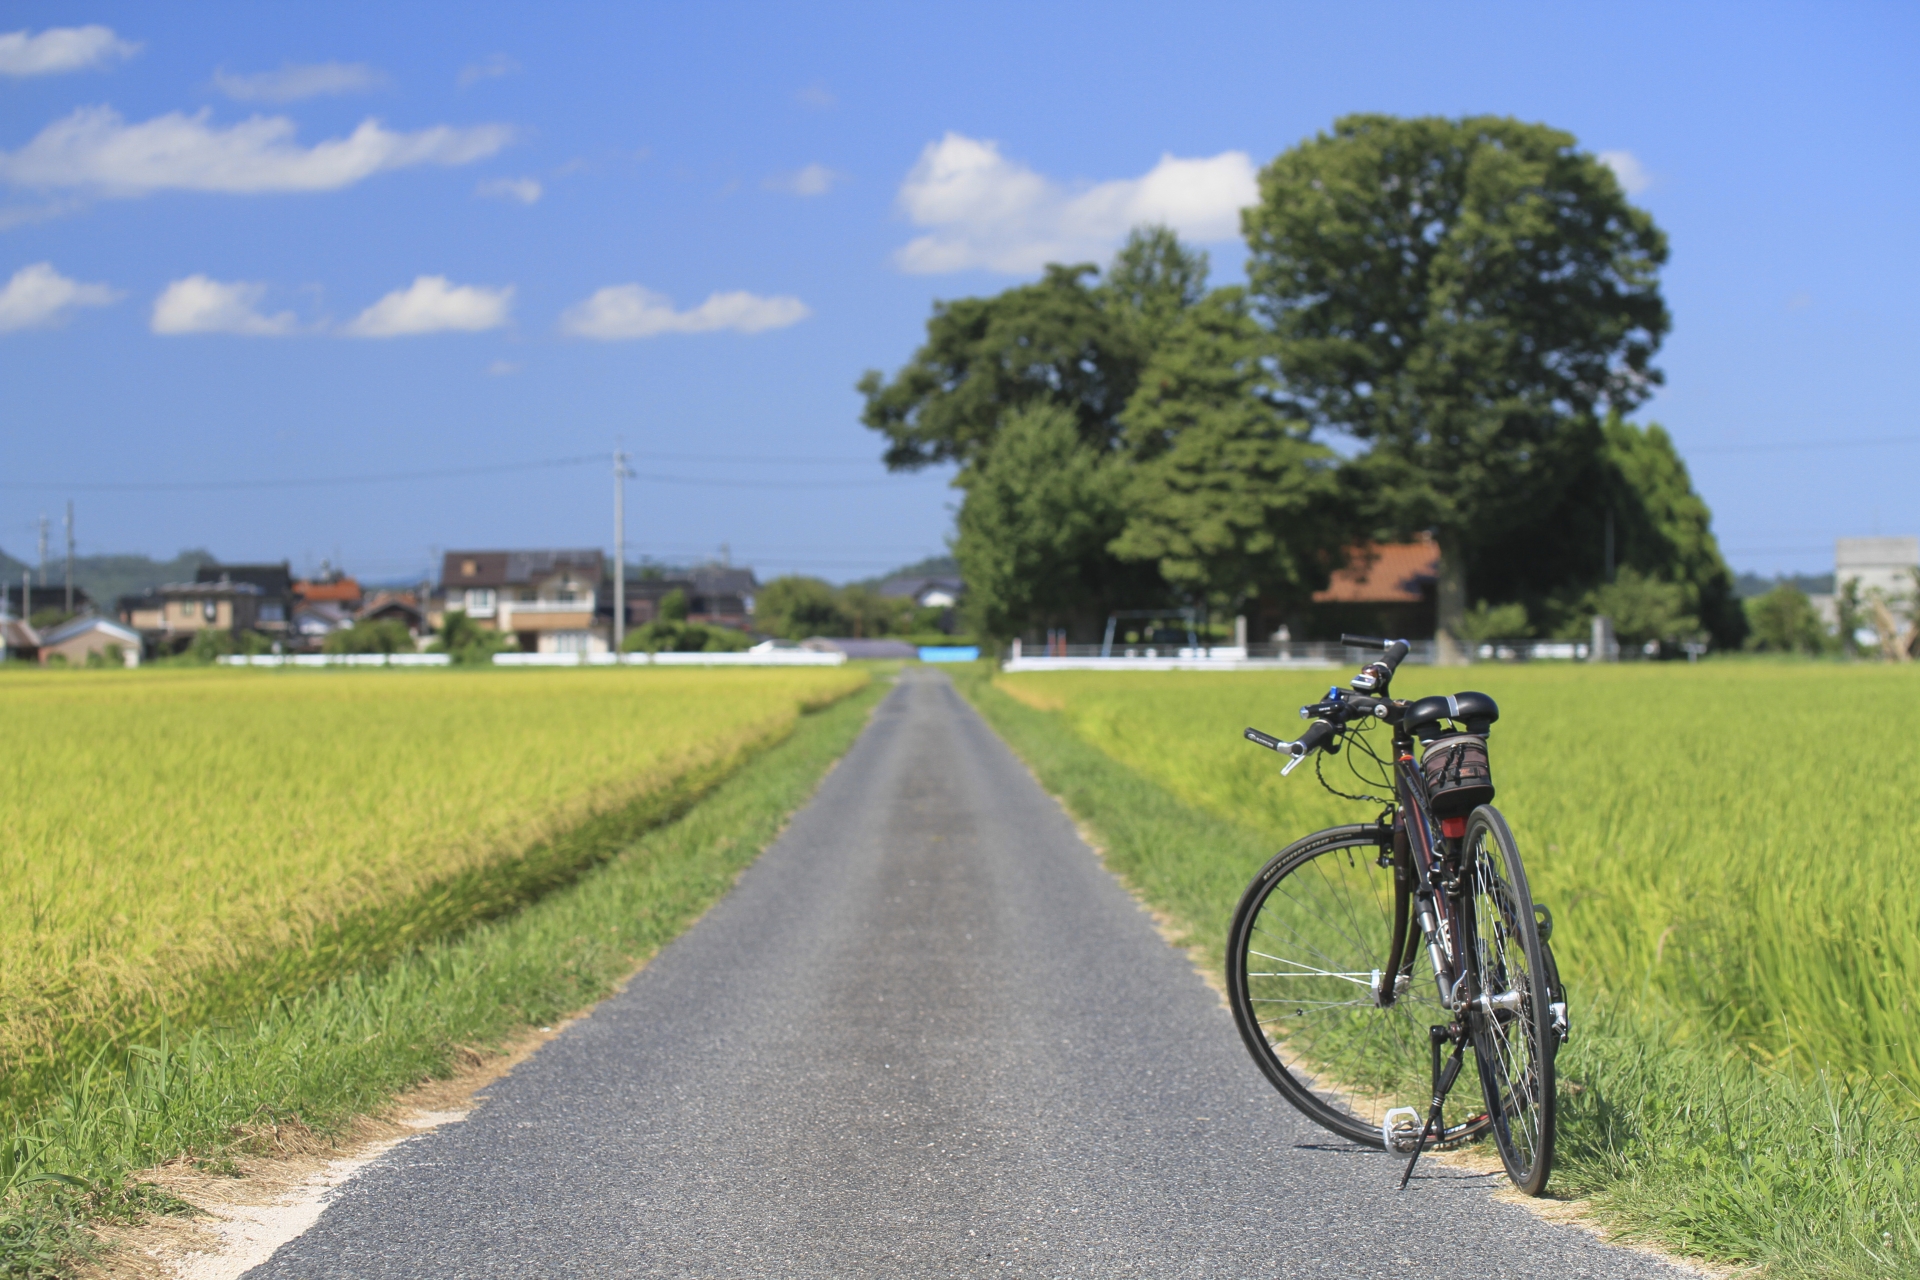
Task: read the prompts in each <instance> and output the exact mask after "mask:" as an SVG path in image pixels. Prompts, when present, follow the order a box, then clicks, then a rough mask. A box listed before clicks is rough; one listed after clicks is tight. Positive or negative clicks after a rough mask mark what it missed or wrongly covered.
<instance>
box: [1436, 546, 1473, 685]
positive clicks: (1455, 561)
mask: <svg viewBox="0 0 1920 1280" xmlns="http://www.w3.org/2000/svg"><path fill="white" fill-rule="evenodd" d="M1450 546H1451V547H1455V548H1457V547H1458V546H1459V542H1458V539H1456V538H1445V537H1443V538H1442V539H1441V540H1440V566H1439V573H1440V580H1439V583H1438V584H1437V585H1438V587H1439V606H1440V607H1439V610H1438V612H1439V618H1438V619H1437V623H1436V626H1435V628H1434V633H1433V643H1434V661H1435V662H1437V663H1438V664H1439V665H1440V666H1443V667H1464V666H1466V665H1467V648H1466V642H1465V641H1464V640H1463V639H1462V638H1461V624H1462V623H1463V622H1465V621H1466V617H1467V569H1466V556H1465V555H1463V554H1462V553H1461V552H1460V551H1458V550H1453V551H1449V550H1448V548H1449V547H1450Z"/></svg>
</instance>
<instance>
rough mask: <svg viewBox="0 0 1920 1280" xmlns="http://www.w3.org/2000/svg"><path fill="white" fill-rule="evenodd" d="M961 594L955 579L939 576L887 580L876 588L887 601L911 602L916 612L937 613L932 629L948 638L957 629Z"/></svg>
mask: <svg viewBox="0 0 1920 1280" xmlns="http://www.w3.org/2000/svg"><path fill="white" fill-rule="evenodd" d="M964 590H965V584H964V583H962V582H961V580H960V578H959V576H958V575H956V574H939V573H936V574H921V575H915V576H907V577H898V578H888V579H887V580H886V581H885V582H883V583H881V584H880V586H879V587H878V588H877V591H878V594H880V595H883V596H886V597H888V598H890V599H896V600H897V599H902V598H905V599H910V600H912V601H913V604H914V607H915V608H916V609H938V610H940V617H939V620H938V621H937V622H935V623H934V625H935V626H936V627H938V628H939V629H940V630H942V631H944V632H946V633H947V634H948V635H952V634H953V633H954V631H955V630H957V629H958V627H959V613H958V609H959V605H960V596H961V593H962V592H963V591H964Z"/></svg>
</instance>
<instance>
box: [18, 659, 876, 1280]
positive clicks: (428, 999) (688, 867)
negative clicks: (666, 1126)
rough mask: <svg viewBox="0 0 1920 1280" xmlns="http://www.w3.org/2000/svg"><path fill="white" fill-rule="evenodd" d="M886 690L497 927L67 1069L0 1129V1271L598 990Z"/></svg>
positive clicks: (753, 834) (658, 935) (50, 1261)
mask: <svg viewBox="0 0 1920 1280" xmlns="http://www.w3.org/2000/svg"><path fill="white" fill-rule="evenodd" d="M882 692H884V690H883V688H882V687H881V686H879V685H878V684H875V685H874V686H872V687H870V688H868V689H867V690H866V691H864V692H860V693H857V694H855V695H854V696H852V697H848V698H845V699H843V700H841V701H839V702H837V703H835V704H833V705H831V706H829V707H827V708H826V709H824V710H820V711H817V712H815V713H813V714H809V715H806V716H805V717H804V718H802V719H801V720H799V721H798V723H797V725H796V726H795V727H794V730H793V732H792V734H791V735H790V736H789V737H788V738H787V739H786V740H785V741H783V742H781V743H780V744H779V745H777V746H774V747H772V748H770V749H769V750H767V751H765V752H764V753H762V754H760V755H757V756H756V757H755V758H753V759H752V760H751V761H749V762H747V763H746V764H745V765H744V766H743V767H741V768H740V769H739V770H738V771H737V772H736V773H734V774H733V775H732V776H731V777H729V778H728V779H727V780H725V781H724V782H722V783H720V784H719V785H717V786H716V787H715V788H714V789H713V790H712V791H711V792H710V793H709V794H708V795H707V796H706V797H705V798H703V799H702V800H701V801H700V803H699V804H698V805H696V806H694V807H693V808H691V809H690V810H688V811H687V812H686V813H685V814H684V816H681V817H679V818H678V819H676V820H674V821H672V822H670V823H668V824H666V825H662V826H658V827H655V828H654V829H653V830H651V831H650V832H648V833H646V834H645V835H643V836H640V837H638V838H637V839H631V840H629V841H626V842H624V843H623V844H622V846H621V849H620V851H619V852H618V853H617V855H616V856H614V857H613V858H611V859H610V860H607V861H605V862H603V863H602V864H601V865H599V866H597V867H595V868H592V869H590V870H588V871H587V872H586V873H585V874H584V875H582V876H581V877H580V878H579V879H578V880H576V881H575V882H573V883H572V884H569V885H567V886H565V887H563V888H560V889H558V890H556V891H554V892H552V893H550V894H548V895H546V896H545V897H543V898H541V899H540V900H539V901H537V902H535V903H533V904H532V905H530V906H527V907H525V908H524V909H522V910H520V911H518V912H516V913H514V914H512V915H510V916H507V917H504V918H502V919H499V920H497V921H494V922H492V923H485V924H481V925H478V926H475V927H473V928H471V929H469V930H467V931H466V932H464V933H462V934H461V935H459V936H458V937H456V938H452V939H446V940H440V941H435V942H431V943H428V944H427V945H425V946H422V947H420V948H418V949H416V950H414V951H412V952H410V953H409V954H407V955H405V956H403V957H401V958H399V959H397V960H395V961H394V962H392V963H391V964H388V965H385V966H382V967H369V968H362V969H358V970H355V971H353V972H351V973H348V974H346V975H344V976H340V977H337V978H335V979H334V980H332V981H330V982H328V983H326V984H324V985H323V986H321V987H319V988H316V989H313V990H310V991H306V992H304V993H302V994H299V995H295V996H290V997H286V998H282V999H275V1000H272V1001H269V1002H267V1003H266V1004H264V1005H263V1006H261V1007H259V1008H257V1009H254V1010H252V1011H250V1012H249V1013H248V1014H246V1015H245V1016H242V1017H238V1018H235V1019H233V1020H232V1021H231V1022H229V1023H227V1024H225V1025H222V1026H218V1027H201V1028H197V1029H178V1028H171V1027H165V1026H163V1027H160V1028H157V1029H156V1034H155V1035H154V1036H153V1037H151V1038H149V1039H147V1040H145V1041H143V1042H142V1043H140V1044H137V1045H134V1046H133V1047H132V1048H131V1049H130V1050H129V1051H128V1052H125V1053H120V1054H107V1055H102V1056H101V1058H100V1059H99V1060H98V1061H97V1062H95V1063H94V1064H92V1065H91V1066H90V1067H78V1068H75V1069H74V1070H72V1071H71V1072H70V1073H69V1074H68V1075H67V1076H66V1077H65V1078H64V1079H63V1080H62V1081H61V1087H60V1089H59V1091H58V1101H57V1103H56V1104H55V1105H53V1106H51V1107H48V1108H45V1109H43V1110H42V1112H41V1113H40V1114H39V1115H38V1116H37V1117H36V1118H35V1119H33V1120H32V1121H31V1122H24V1123H20V1124H17V1125H16V1126H15V1127H14V1129H13V1131H12V1133H11V1134H10V1135H4V1134H0V1137H6V1138H7V1141H5V1142H4V1144H3V1145H0V1276H6V1277H15V1276H23V1277H24V1276H34V1275H40V1274H56V1273H58V1272H59V1271H60V1269H61V1268H62V1267H63V1265H64V1264H65V1262H66V1261H68V1260H70V1259H71V1258H72V1257H73V1255H74V1253H75V1251H76V1250H77V1249H80V1248H84V1247H85V1243H86V1238H87V1237H86V1233H85V1230H84V1228H85V1224H86V1222H87V1221H88V1220H89V1219H90V1218H97V1217H99V1216H101V1215H102V1214H111V1213H115V1212H139V1211H147V1210H153V1209H164V1208H165V1207H166V1206H165V1204H164V1203H163V1202H162V1200H161V1198H157V1197H155V1196H154V1195H153V1193H152V1191H151V1189H147V1188H143V1187H142V1186H141V1184H140V1183H139V1181H138V1179H137V1177H136V1176H135V1174H136V1172H137V1171H138V1170H140V1169H143V1168H146V1167H148V1166H150V1165H152V1164H154V1163H156V1162H158V1161H161V1160H165V1159H170V1158H173V1157H175V1156H177V1155H180V1154H182V1153H190V1154H194V1155H198V1156H203V1157H206V1156H214V1157H217V1156H219V1155H220V1154H221V1153H224V1152H227V1151H230V1150H232V1149H233V1148H235V1147H236V1146H239V1147H241V1148H247V1147H251V1146H253V1145H254V1144H257V1143H261V1142H264V1141H267V1134H268V1133H269V1132H270V1130H271V1128H272V1126H273V1125H275V1124H280V1125H283V1126H284V1125H287V1124H290V1123H293V1122H296V1121H297V1122H298V1123H299V1124H303V1125H305V1126H307V1127H309V1128H312V1129H314V1130H317V1131H319V1132H320V1133H321V1134H323V1135H324V1134H327V1133H330V1132H334V1131H336V1130H338V1129H339V1128H340V1127H341V1126H343V1125H344V1124H345V1123H346V1122H347V1121H348V1120H349V1119H351V1118H352V1117H353V1116H356V1115H360V1114H364V1113H366V1112H369V1111H374V1110H377V1109H378V1108H379V1107H380V1106H381V1105H382V1104H383V1103H384V1102H385V1101H386V1100H387V1099H389V1098H390V1097H392V1096H393V1094H394V1093H395V1092H397V1091H399V1090H403V1089H405V1088H407V1087H409V1086H411V1085H414V1084H417V1083H419V1082H420V1081H422V1080H423V1079H426V1078H430V1077H434V1076H444V1075H446V1074H448V1073H449V1072H450V1071H451V1070H452V1068H453V1067H454V1066H455V1065H457V1063H458V1061H459V1060H460V1059H461V1058H462V1057H463V1056H464V1055H466V1054H467V1053H468V1052H469V1051H470V1050H472V1049H476V1048H477V1049H482V1050H484V1049H486V1048H488V1047H490V1046H493V1045H497V1044H498V1043H499V1042H500V1041H501V1040H502V1038H504V1037H506V1036H509V1035H511V1034H512V1033H513V1032H515V1031H516V1030H517V1029H519V1028H521V1027H524V1026H527V1025H539V1024H541V1023H543V1022H548V1021H550V1020H552V1019H553V1018H555V1017H557V1016H559V1015H561V1014H563V1013H566V1012H568V1011H570V1010H575V1009H579V1008H581V1007H583V1006H585V1005H587V1004H590V1003H591V1002H593V1001H594V1000H597V999H599V998H601V997H602V996H604V995H606V994H607V993H608V992H609V991H610V990H611V989H612V988H613V985H614V984H615V983H616V982H618V981H619V980H620V979H621V978H623V977H624V976H625V975H626V974H627V973H629V972H631V970H632V968H633V966H634V965H635V964H636V963H638V962H639V961H641V960H643V959H645V958H646V957H647V956H649V955H651V954H652V953H653V952H654V951H655V950H657V949H658V948H659V947H660V946H662V945H663V944H664V943H666V942H667V941H668V940H670V939H672V938H673V937H674V936H676V935H677V934H679V933H680V932H681V931H682V930H683V929H685V928H686V927H687V925H689V924H690V923H692V921H693V920H695V919H697V918H698V916H699V915H700V913H701V912H702V911H704V910H706V908H707V907H708V906H710V905H711V904H712V903H713V902H714V901H715V900H716V899H718V898H719V897H720V896H721V895H722V894H724V893H725V892H726V891H727V889H728V888H729V887H731V885H732V884H733V882H734V879H735V878H736V877H737V876H738V875H739V873H740V872H741V871H742V870H743V869H744V868H745V867H746V866H747V865H748V864H749V863H751V862H752V861H753V859H754V858H755V857H756V856H758V854H759V852H760V850H761V849H763V848H764V847H765V846H766V845H767V844H768V843H769V842H770V841H771V840H772V839H773V838H774V836H775V835H777V834H778V832H779V830H780V827H781V825H782V823H783V822H784V820H785V818H786V816H787V815H788V814H789V813H791V812H792V811H793V810H794V809H795V808H797V807H798V806H799V805H800V804H802V803H803V802H804V801H805V799H806V797H807V796H808V794H809V793H810V792H811V791H812V790H813V788H814V787H815V785H816V784H817V783H818V781H819V779H820V777H821V775H822V774H823V773H824V772H825V771H826V770H827V768H828V767H829V766H830V765H831V764H832V763H833V761H834V760H836V759H837V758H839V756H840V755H841V754H842V753H843V752H844V751H845V750H846V748H847V747H848V746H849V745H850V744H851V743H852V741H853V739H854V737H855V736H856V735H857V734H858V733H859V732H860V730H861V728H862V727H863V726H864V725H865V723H866V716H867V713H868V711H869V710H870V709H871V707H872V705H873V703H874V702H875V701H876V700H877V699H878V697H879V696H880V695H881V693H882ZM62 1179H68V1180H70V1181H63V1180H62Z"/></svg>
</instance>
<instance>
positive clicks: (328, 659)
mask: <svg viewBox="0 0 1920 1280" xmlns="http://www.w3.org/2000/svg"><path fill="white" fill-rule="evenodd" d="M846 660H847V655H846V654H844V653H815V652H814V651H813V650H811V649H774V650H771V651H762V652H760V653H652V654H648V653H621V654H613V653H496V654H494V655H493V665H495V666H496V667H612V666H623V667H647V666H654V667H837V666H839V665H841V664H842V663H844V662H845V661H846ZM450 661H452V659H450V658H449V657H448V656H447V655H446V654H444V653H251V654H246V653H242V654H234V655H232V656H230V657H225V658H222V659H220V664H221V665H222V666H227V667H444V666H446V665H447V664H448V663H449V662H450Z"/></svg>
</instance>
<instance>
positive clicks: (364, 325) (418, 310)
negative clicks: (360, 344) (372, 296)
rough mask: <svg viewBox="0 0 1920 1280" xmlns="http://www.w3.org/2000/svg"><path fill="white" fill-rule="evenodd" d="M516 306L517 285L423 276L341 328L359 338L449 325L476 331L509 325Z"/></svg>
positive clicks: (435, 330)
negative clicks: (489, 285) (500, 286)
mask: <svg viewBox="0 0 1920 1280" xmlns="http://www.w3.org/2000/svg"><path fill="white" fill-rule="evenodd" d="M512 305H513V286H512V285H508V286H507V287H506V288H504V289H488V288H485V287H483V286H481V285H470V284H462V285H456V284H452V283H449V282H448V280H447V278H446V277H445V276H420V277H417V278H416V279H415V280H414V282H413V283H412V284H411V285H408V286H407V287H406V288H404V289H395V290H394V291H393V292H392V293H390V294H388V295H387V296H386V297H384V298H382V299H380V301H378V302H376V303H374V304H373V305H372V306H370V307H368V308H367V309H366V310H365V311H362V312H361V313H360V314H359V315H358V316H355V317H354V319H353V322H352V323H351V324H349V325H347V327H346V328H345V329H343V330H341V332H342V333H345V334H348V335H350V336H352V337H356V338H399V337H406V336H408V335H411V334H416V333H440V332H443V331H445V330H449V329H453V330H459V331H461V332H465V333H476V332H478V331H480V330H482V329H498V328H499V327H500V326H501V325H503V324H505V323H506V322H507V310H508V308H509V307H511V306H512Z"/></svg>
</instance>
